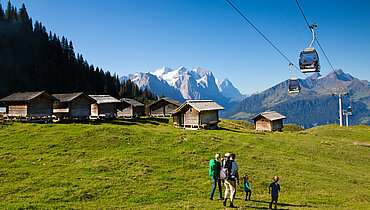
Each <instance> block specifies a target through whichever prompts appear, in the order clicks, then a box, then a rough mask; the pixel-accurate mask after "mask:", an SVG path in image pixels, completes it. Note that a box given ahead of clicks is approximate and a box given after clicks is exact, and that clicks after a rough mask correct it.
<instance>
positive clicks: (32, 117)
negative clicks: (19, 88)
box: [0, 91, 58, 121]
mask: <svg viewBox="0 0 370 210" xmlns="http://www.w3.org/2000/svg"><path fill="white" fill-rule="evenodd" d="M55 101H58V99H57V98H55V97H53V96H51V95H49V94H47V93H46V92H45V91H39V92H18V93H13V94H11V95H9V96H7V97H5V98H2V99H1V100H0V102H2V103H4V104H5V106H6V114H5V116H6V117H7V118H10V119H13V118H24V119H26V120H29V121H37V120H41V121H48V120H52V115H53V103H54V102H55Z"/></svg>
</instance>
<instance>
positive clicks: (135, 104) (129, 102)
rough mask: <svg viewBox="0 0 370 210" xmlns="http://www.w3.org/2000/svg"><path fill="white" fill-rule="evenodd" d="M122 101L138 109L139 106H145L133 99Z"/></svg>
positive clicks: (123, 99)
mask: <svg viewBox="0 0 370 210" xmlns="http://www.w3.org/2000/svg"><path fill="white" fill-rule="evenodd" d="M121 101H122V102H126V103H128V104H130V105H132V106H133V107H138V106H144V104H142V103H140V102H138V101H136V100H134V99H131V98H121Z"/></svg>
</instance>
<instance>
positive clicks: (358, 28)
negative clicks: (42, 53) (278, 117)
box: [0, 0, 370, 93]
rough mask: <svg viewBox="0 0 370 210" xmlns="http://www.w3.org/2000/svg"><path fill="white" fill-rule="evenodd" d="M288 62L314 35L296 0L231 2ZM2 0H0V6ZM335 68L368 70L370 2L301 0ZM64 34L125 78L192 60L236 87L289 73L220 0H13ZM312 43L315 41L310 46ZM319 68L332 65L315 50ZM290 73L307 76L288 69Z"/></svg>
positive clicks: (264, 84)
mask: <svg viewBox="0 0 370 210" xmlns="http://www.w3.org/2000/svg"><path fill="white" fill-rule="evenodd" d="M230 1H231V2H232V3H233V4H234V5H235V6H236V7H238V8H239V9H240V10H241V11H242V12H243V13H244V14H245V15H246V17H247V18H248V19H249V20H250V21H251V22H253V23H254V24H255V25H256V26H257V27H258V28H259V29H260V30H261V31H262V32H263V33H264V34H265V35H266V36H267V37H268V38H269V39H270V40H271V41H272V42H273V43H274V44H275V45H276V46H277V47H278V48H279V49H280V50H281V51H282V52H283V53H284V54H285V55H286V56H287V57H288V58H289V59H290V60H292V61H293V62H294V64H296V65H298V64H297V63H298V56H299V53H300V51H301V50H303V49H305V48H306V47H307V46H308V44H309V42H310V41H311V39H312V35H311V34H310V32H309V30H308V29H307V26H306V24H305V22H304V19H303V18H302V16H301V14H300V13H299V10H298V8H297V6H296V3H295V0H280V1H277V0H258V1H251V0H230ZM7 2H8V1H7V0H0V3H1V4H2V5H3V8H4V7H6V4H7ZM299 2H300V4H301V7H302V8H303V11H304V12H305V15H306V17H307V19H308V20H309V22H312V23H313V22H315V23H316V24H317V25H318V28H317V29H316V32H317V37H318V39H319V41H320V43H321V45H322V47H323V48H324V50H325V52H326V54H327V55H328V57H329V59H330V61H331V63H332V64H333V66H334V68H335V69H337V68H338V69H339V68H340V69H343V70H344V71H345V72H346V73H350V74H351V75H353V76H355V77H358V78H360V79H366V80H369V78H370V77H369V76H370V73H369V72H370V53H369V49H370V35H369V34H370V13H369V11H370V1H368V0H354V1H344V0H337V1H329V0H311V1H307V0H300V1H299ZM11 3H12V4H14V5H15V6H17V8H20V6H21V4H22V3H25V4H26V7H27V10H28V13H29V15H30V16H31V17H32V18H33V20H39V21H41V22H42V23H43V24H44V25H45V26H46V27H47V30H48V31H49V30H51V31H52V32H54V33H56V34H58V35H59V36H65V37H67V38H68V40H72V41H73V43H74V47H75V51H76V52H78V53H81V54H83V56H84V58H85V59H87V60H88V62H89V63H90V64H94V65H95V66H99V67H101V68H103V69H104V70H105V71H110V72H112V73H114V72H115V73H117V74H118V75H121V76H124V75H128V74H130V73H135V72H146V71H152V70H155V69H157V68H161V67H163V66H168V67H170V68H178V67H180V66H185V67H186V68H188V69H193V68H195V67H197V66H199V67H201V68H203V69H206V70H210V71H212V72H213V73H214V75H215V76H216V77H217V78H219V79H220V80H223V79H224V78H226V77H227V78H229V79H230V80H231V82H232V83H233V84H234V85H235V86H236V87H237V88H238V89H240V91H241V92H242V93H253V92H255V91H262V90H265V89H267V88H269V87H271V86H273V85H275V84H277V83H279V82H281V81H283V80H285V79H288V78H289V77H290V74H289V67H288V62H287V61H286V60H285V59H284V58H283V57H281V55H280V54H278V52H276V51H275V50H274V49H273V48H272V47H271V46H270V45H269V44H268V43H267V42H266V41H265V40H264V39H263V38H262V37H261V36H260V35H259V34H258V33H257V32H256V31H255V30H254V29H253V28H252V27H251V26H250V25H249V24H247V23H246V22H245V21H244V20H243V19H242V18H241V17H240V16H239V14H237V13H236V12H235V11H234V10H233V9H232V8H231V7H230V5H229V4H228V3H227V2H226V1H225V0H121V1H113V0H104V1H102V0H63V1H59V0H48V1H45V0H12V1H11ZM314 47H317V46H316V45H314ZM319 57H320V63H321V66H322V70H321V71H322V74H327V73H329V72H330V71H331V69H330V66H329V65H328V63H327V62H326V60H325V59H324V56H323V54H322V53H321V52H320V51H319ZM293 72H294V74H295V76H296V77H299V78H305V75H303V74H302V73H300V72H298V71H297V70H294V71H293Z"/></svg>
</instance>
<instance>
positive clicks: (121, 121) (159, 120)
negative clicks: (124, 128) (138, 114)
mask: <svg viewBox="0 0 370 210" xmlns="http://www.w3.org/2000/svg"><path fill="white" fill-rule="evenodd" d="M168 122H169V119H166V118H137V119H116V120H112V121H104V123H108V124H115V125H139V124H152V125H159V124H161V123H164V124H168Z"/></svg>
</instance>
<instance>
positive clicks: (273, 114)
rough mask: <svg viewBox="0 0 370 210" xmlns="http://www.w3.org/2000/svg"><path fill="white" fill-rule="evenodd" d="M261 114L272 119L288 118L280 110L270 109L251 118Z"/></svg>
mask: <svg viewBox="0 0 370 210" xmlns="http://www.w3.org/2000/svg"><path fill="white" fill-rule="evenodd" d="M260 116H262V117H265V118H267V119H269V120H271V121H275V120H280V119H286V117H285V116H284V115H282V114H280V113H278V112H275V111H270V112H262V113H260V114H258V115H256V116H255V117H253V118H252V119H251V120H255V119H257V118H258V117H260Z"/></svg>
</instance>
